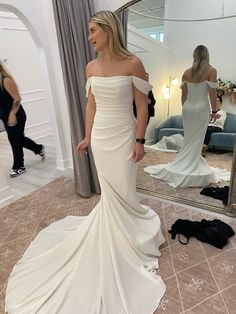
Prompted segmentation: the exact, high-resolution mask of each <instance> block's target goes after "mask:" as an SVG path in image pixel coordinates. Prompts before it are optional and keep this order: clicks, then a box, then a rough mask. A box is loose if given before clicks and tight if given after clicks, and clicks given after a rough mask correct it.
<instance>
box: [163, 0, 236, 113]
mask: <svg viewBox="0 0 236 314" xmlns="http://www.w3.org/2000/svg"><path fill="white" fill-rule="evenodd" d="M223 4H224V6H223ZM223 8H224V10H223ZM223 14H224V15H225V16H227V15H233V14H236V2H235V0H224V1H223V0H217V1H216V0H198V1H195V0H179V1H171V0H167V11H166V17H169V18H171V17H172V18H176V19H197V18H200V17H201V18H210V17H220V16H222V15H223ZM235 29H236V18H232V19H225V20H217V21H208V22H166V23H165V30H166V31H165V39H166V41H167V45H168V46H169V48H170V50H171V57H170V67H169V74H170V75H172V76H177V77H178V78H179V79H181V76H182V73H183V72H184V70H185V69H187V68H188V67H190V66H191V64H192V53H193V50H194V48H195V47H196V46H197V45H199V44H203V45H206V46H207V47H208V49H209V53H210V62H211V64H212V65H213V66H214V67H216V69H217V71H218V77H220V78H221V79H223V80H232V81H235V80H236V62H235V56H236V42H235V40H234V37H235V34H234V33H235ZM173 96H174V97H172V99H171V102H172V103H173V104H174V105H175V107H176V108H178V110H176V111H179V112H180V111H181V105H180V92H177V91H176V93H175V95H173ZM224 101H225V102H226V103H227V108H228V110H229V111H231V112H235V113H236V108H235V107H236V106H235V105H234V106H232V105H230V103H229V101H228V99H227V98H225V100H224Z"/></svg>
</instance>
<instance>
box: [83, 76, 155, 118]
mask: <svg viewBox="0 0 236 314" xmlns="http://www.w3.org/2000/svg"><path fill="white" fill-rule="evenodd" d="M133 87H136V88H137V89H139V90H140V91H141V92H143V93H144V94H148V92H149V90H151V88H152V85H151V84H149V83H148V82H146V81H144V80H142V79H140V78H138V77H135V76H109V77H101V76H91V77H90V78H89V79H88V80H87V84H86V91H87V94H88V91H89V89H90V88H91V92H92V93H93V95H94V98H95V102H96V116H100V115H101V116H102V117H103V118H106V117H107V118H111V117H112V118H115V117H117V118H118V119H120V118H127V117H129V118H132V119H133V108H132V104H133V98H134V96H133ZM95 119H96V118H95Z"/></svg>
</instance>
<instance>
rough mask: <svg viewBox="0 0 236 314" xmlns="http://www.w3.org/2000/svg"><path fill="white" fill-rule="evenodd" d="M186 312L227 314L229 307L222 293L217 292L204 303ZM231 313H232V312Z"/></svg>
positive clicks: (190, 313) (194, 313)
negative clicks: (227, 307)
mask: <svg viewBox="0 0 236 314" xmlns="http://www.w3.org/2000/svg"><path fill="white" fill-rule="evenodd" d="M185 313H186V314H213V313H214V314H226V313H227V309H226V306H225V304H224V301H223V299H222V297H221V295H220V293H217V294H216V295H214V296H212V297H210V298H208V299H207V300H205V301H203V302H202V303H200V304H198V305H196V306H195V307H194V308H193V309H191V310H188V311H186V312H185ZM230 314H232V313H231V312H230Z"/></svg>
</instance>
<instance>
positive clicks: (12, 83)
mask: <svg viewBox="0 0 236 314" xmlns="http://www.w3.org/2000/svg"><path fill="white" fill-rule="evenodd" d="M3 86H4V87H5V88H8V87H15V86H16V83H15V81H14V80H13V79H12V78H11V77H10V76H5V77H4V78H3Z"/></svg>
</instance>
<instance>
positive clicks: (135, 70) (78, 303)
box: [6, 11, 165, 314]
mask: <svg viewBox="0 0 236 314" xmlns="http://www.w3.org/2000/svg"><path fill="white" fill-rule="evenodd" d="M89 40H90V42H91V43H92V44H93V45H94V48H95V50H96V51H97V52H98V53H99V57H98V58H97V59H95V60H93V61H92V62H90V63H89V64H88V66H87V69H86V72H87V85H86V89H87V95H88V102H87V109H86V136H85V138H84V139H83V140H82V141H81V142H80V143H79V144H78V146H77V148H76V150H77V152H78V154H81V153H83V152H86V148H87V147H88V145H89V144H90V140H91V147H92V151H93V154H94V159H95V163H96V167H97V171H98V176H99V180H100V184H101V190H102V195H101V200H100V202H99V203H98V205H97V206H96V207H95V208H94V210H93V211H92V212H91V213H90V214H89V215H88V216H87V217H73V216H69V217H67V218H65V219H63V220H60V221H58V222H55V223H53V224H52V225H50V226H48V227H47V228H45V229H44V230H42V231H41V232H40V233H39V235H38V236H37V237H36V239H35V240H34V241H33V242H32V243H31V244H30V246H29V248H28V249H27V250H26V252H25V253H24V255H23V257H22V258H21V260H20V261H19V262H18V263H17V264H16V266H15V267H14V269H13V272H12V274H11V275H10V278H9V281H8V286H7V293H6V311H7V313H9V314H20V313H24V314H29V313H30V314H34V313H38V314H42V313H43V314H113V313H116V314H152V313H153V312H154V311H155V309H156V308H157V306H158V304H159V301H160V299H161V298H162V296H163V294H164V292H165V285H164V283H163V281H162V280H161V278H160V277H159V276H158V275H156V272H155V270H156V268H158V260H157V257H158V256H160V251H159V246H160V245H161V244H162V243H163V242H164V238H163V235H162V233H161V227H160V219H159V217H158V215H157V214H156V213H155V212H154V211H153V210H151V209H150V208H149V207H145V206H141V205H140V204H139V202H138V198H137V193H136V171H137V162H138V161H139V160H141V159H142V158H143V156H144V148H143V142H144V140H143V138H144V135H145V129H146V123H147V102H148V100H147V94H148V92H149V90H151V88H152V86H151V85H150V84H149V83H147V82H146V81H145V70H144V67H143V65H142V63H141V61H140V60H139V59H138V58H136V57H135V56H134V55H132V54H131V53H130V52H129V51H128V50H127V49H126V48H125V46H124V43H123V39H122V34H121V28H120V24H119V22H118V20H117V18H116V16H115V15H114V14H113V13H112V12H109V11H102V12H99V13H98V14H96V15H95V16H94V17H92V18H91V19H90V22H89ZM134 98H135V102H136V106H137V122H136V120H135V118H134V115H133V108H132V103H133V99H134Z"/></svg>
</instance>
